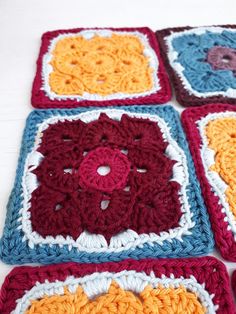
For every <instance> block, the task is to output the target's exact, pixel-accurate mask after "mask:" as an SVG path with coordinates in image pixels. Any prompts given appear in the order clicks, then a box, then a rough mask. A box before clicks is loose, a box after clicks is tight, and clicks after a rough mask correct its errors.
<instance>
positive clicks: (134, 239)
mask: <svg viewBox="0 0 236 314" xmlns="http://www.w3.org/2000/svg"><path fill="white" fill-rule="evenodd" d="M101 113H106V114H107V115H108V116H109V117H110V118H111V119H114V120H118V121H120V120H121V117H122V115H123V114H127V115H128V116H130V117H136V118H148V119H150V120H151V121H154V122H156V123H157V124H158V126H159V128H160V130H161V132H162V134H163V139H164V140H165V141H167V142H168V143H169V145H168V146H167V148H166V155H167V156H168V157H169V158H170V159H172V160H176V161H177V162H176V163H175V165H174V167H173V179H172V180H173V181H177V182H179V183H180V191H179V194H180V195H179V200H180V204H181V212H182V216H181V218H180V221H179V226H178V227H176V228H174V229H170V230H168V232H166V231H163V232H161V233H160V234H159V235H157V234H155V233H149V234H138V233H136V232H135V231H133V230H130V229H127V230H126V231H124V232H121V233H119V234H117V235H115V236H113V237H112V238H111V240H110V244H109V245H108V243H107V241H106V239H105V237H104V236H103V235H101V234H90V233H88V232H86V231H84V232H83V233H82V234H81V235H80V236H79V237H78V239H76V240H74V239H73V238H72V237H71V236H67V237H63V236H60V235H58V236H56V237H52V236H46V237H42V236H41V235H40V234H38V233H37V232H35V231H33V230H32V225H31V220H30V211H29V209H30V207H31V203H30V199H31V195H32V192H33V191H34V190H35V189H36V188H37V187H38V182H37V177H36V175H35V174H33V173H32V171H33V170H34V169H35V168H36V167H37V166H38V165H39V163H40V161H41V160H42V158H43V155H42V154H40V153H39V152H37V148H38V147H39V146H40V142H41V137H42V136H43V131H44V130H45V129H47V128H48V127H49V125H50V124H54V123H57V122H58V121H65V120H69V121H73V120H78V119H80V120H81V121H83V122H85V123H88V122H91V121H94V120H97V119H98V118H99V115H100V114H101ZM188 184H189V175H188V167H187V160H186V156H185V153H184V151H183V150H182V149H181V148H180V147H179V146H178V144H177V143H176V141H175V140H174V139H173V138H172V137H171V133H170V128H169V126H168V125H167V124H166V122H165V121H164V120H163V119H162V118H160V117H159V116H157V115H152V114H147V113H135V112H128V111H124V110H118V109H104V110H92V111H87V112H83V113H80V114H78V115H73V116H54V117H52V118H49V119H47V120H45V121H44V122H43V123H41V124H39V125H38V131H37V135H36V137H35V145H34V147H33V149H32V151H31V153H29V154H28V156H27V158H26V161H25V167H24V174H23V177H22V189H23V195H24V199H23V205H22V208H21V209H20V211H19V214H20V218H19V219H18V221H19V222H20V226H19V227H18V229H22V231H23V233H24V236H23V238H22V241H26V240H27V241H28V245H29V246H30V247H31V248H33V247H34V245H43V244H48V245H50V246H52V245H54V244H58V245H59V246H60V247H63V246H64V245H68V249H69V250H71V249H72V247H75V248H77V249H78V250H80V251H86V252H90V253H93V252H104V253H109V252H121V251H123V250H129V249H134V248H136V247H142V246H143V244H144V243H148V244H150V245H153V244H154V243H158V244H160V245H162V244H163V241H165V240H168V241H170V242H172V239H178V240H180V241H182V236H183V235H190V234H191V229H192V228H193V227H194V225H195V222H194V221H192V215H193V214H192V213H191V212H190V206H189V202H188V196H187V192H186V191H187V186H188Z"/></svg>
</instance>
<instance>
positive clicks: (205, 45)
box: [172, 30, 236, 93]
mask: <svg viewBox="0 0 236 314" xmlns="http://www.w3.org/2000/svg"><path fill="white" fill-rule="evenodd" d="M172 45H173V48H174V50H175V51H176V52H178V57H177V59H176V61H175V62H179V63H180V64H181V65H182V66H183V67H184V70H183V74H184V76H185V77H186V79H187V80H188V82H189V84H190V85H191V87H192V89H193V90H195V91H197V92H201V93H206V92H219V91H226V90H227V89H229V88H234V89H235V88H236V77H235V76H234V74H233V72H232V71H231V70H213V68H212V66H211V65H210V64H209V63H207V62H206V61H205V60H206V57H207V52H208V50H209V49H210V48H212V47H214V46H222V47H229V48H234V49H236V33H235V32H232V31H230V30H224V31H223V32H222V33H221V34H217V33H211V32H210V31H206V32H205V33H204V34H201V35H198V34H189V35H187V34H184V35H182V36H179V37H176V38H174V39H173V40H172Z"/></svg>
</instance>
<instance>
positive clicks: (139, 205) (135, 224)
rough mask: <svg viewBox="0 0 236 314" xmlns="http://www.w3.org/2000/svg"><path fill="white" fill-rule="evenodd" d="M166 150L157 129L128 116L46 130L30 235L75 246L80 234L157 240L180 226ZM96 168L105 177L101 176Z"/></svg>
mask: <svg viewBox="0 0 236 314" xmlns="http://www.w3.org/2000/svg"><path fill="white" fill-rule="evenodd" d="M166 146H167V142H165V141H164V140H163V138H162V133H161V131H160V129H159V127H158V126H157V124H156V123H154V122H152V121H150V120H148V119H141V118H131V117H129V116H128V115H123V116H122V119H121V121H115V120H112V119H110V118H109V117H108V116H107V115H105V114H101V115H100V117H99V119H98V120H96V121H93V122H90V123H87V124H86V123H83V122H81V121H80V120H76V121H68V120H67V121H64V122H57V123H56V124H53V125H49V127H48V128H47V129H46V130H45V131H43V136H42V139H41V144H40V147H39V148H38V150H39V151H40V152H41V153H42V154H43V155H44V158H43V160H42V161H41V163H40V165H39V166H38V167H37V168H36V169H35V170H34V173H35V174H36V175H37V179H38V182H39V186H38V188H37V189H36V190H34V192H33V193H32V198H31V208H30V213H31V221H32V227H33V230H34V231H37V232H38V233H39V234H41V235H42V236H44V237H45V236H54V237H55V236H56V235H63V236H67V235H70V236H72V237H73V238H74V239H77V238H78V236H79V235H80V233H81V232H83V231H85V230H86V231H88V232H90V233H95V234H102V235H104V236H105V238H106V239H107V240H108V241H109V239H110V238H111V237H112V236H113V235H115V234H117V233H118V232H121V231H124V230H126V229H132V230H134V231H136V232H138V233H150V232H155V233H157V234H158V233H159V232H161V231H168V230H169V229H170V228H174V227H176V226H178V222H179V219H180V217H181V211H180V203H179V197H178V191H179V184H178V183H176V182H170V179H171V178H172V170H173V165H174V163H175V162H174V161H173V160H170V159H169V158H168V157H167V156H166V155H165V149H166ZM100 166H107V167H109V168H110V172H109V173H108V174H106V175H101V174H99V173H98V168H99V167H100ZM103 204H105V208H103Z"/></svg>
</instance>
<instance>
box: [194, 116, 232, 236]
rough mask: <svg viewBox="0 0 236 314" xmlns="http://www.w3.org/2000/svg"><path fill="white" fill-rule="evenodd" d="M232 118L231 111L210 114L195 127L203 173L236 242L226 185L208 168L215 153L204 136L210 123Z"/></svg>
mask: <svg viewBox="0 0 236 314" xmlns="http://www.w3.org/2000/svg"><path fill="white" fill-rule="evenodd" d="M226 117H233V118H235V119H236V113H235V112H231V111H226V112H219V113H210V114H208V115H207V116H206V117H204V118H201V119H200V120H198V121H197V122H196V123H197V126H198V129H199V132H200V136H201V139H202V147H201V149H200V153H201V158H202V163H203V167H204V171H205V175H206V177H207V180H208V181H209V183H210V185H211V187H212V188H213V191H214V194H215V195H217V197H218V198H219V203H220V204H221V205H222V209H221V212H222V213H224V214H225V218H224V221H226V222H227V223H228V227H227V230H231V231H232V233H233V235H234V239H235V241H236V219H235V216H234V214H233V213H232V211H231V210H230V207H229V204H228V202H227V200H226V196H225V191H226V189H227V187H228V185H227V184H226V183H225V181H223V180H222V179H221V177H220V175H219V174H218V173H217V172H216V171H213V170H210V167H211V166H212V165H214V164H215V151H214V150H213V149H211V148H209V147H208V138H207V136H206V132H205V130H206V126H207V124H208V123H209V122H210V121H213V120H215V119H219V118H226Z"/></svg>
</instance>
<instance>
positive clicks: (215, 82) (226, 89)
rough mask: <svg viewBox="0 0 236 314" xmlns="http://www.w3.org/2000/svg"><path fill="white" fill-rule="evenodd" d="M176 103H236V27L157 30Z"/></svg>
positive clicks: (194, 104)
mask: <svg viewBox="0 0 236 314" xmlns="http://www.w3.org/2000/svg"><path fill="white" fill-rule="evenodd" d="M156 34H157V38H158V40H159V42H160V45H161V49H162V53H163V57H164V59H165V64H166V66H167V68H168V71H169V73H170V76H171V78H172V80H173V83H174V88H175V91H176V96H177V100H178V101H179V102H180V104H182V105H184V106H196V105H203V104H208V103H229V104H235V103H236V70H235V69H236V68H235V65H236V26H235V25H223V26H209V27H196V28H191V27H181V28H170V29H165V30H161V31H157V32H156Z"/></svg>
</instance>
